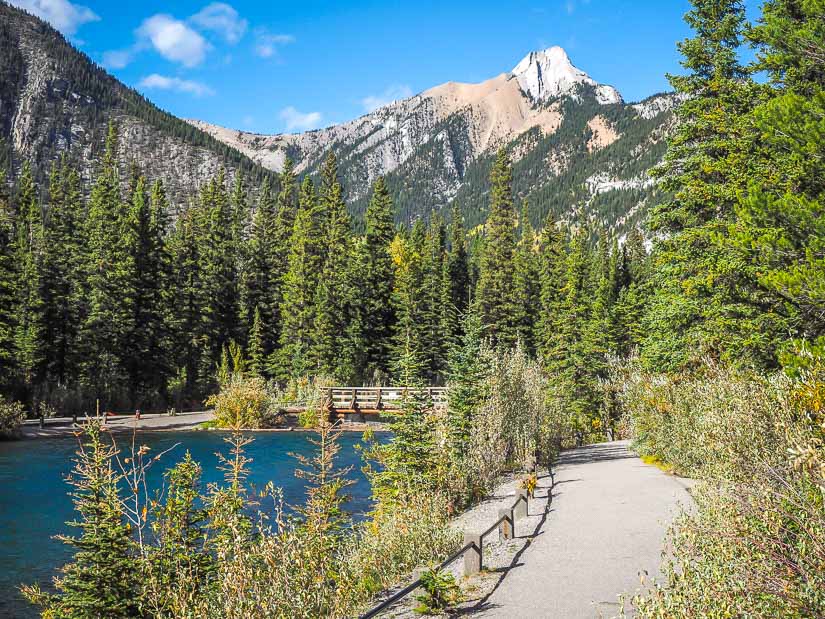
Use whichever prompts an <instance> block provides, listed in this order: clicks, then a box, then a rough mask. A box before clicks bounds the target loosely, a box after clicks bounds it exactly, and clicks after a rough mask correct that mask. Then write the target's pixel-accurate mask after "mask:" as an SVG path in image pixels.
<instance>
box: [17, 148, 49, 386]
mask: <svg viewBox="0 0 825 619" xmlns="http://www.w3.org/2000/svg"><path fill="white" fill-rule="evenodd" d="M16 228H17V229H16V233H15V234H16V250H15V261H16V262H17V264H18V279H17V286H16V288H17V308H16V311H17V320H16V321H15V331H14V349H15V351H16V353H17V366H18V369H19V370H20V374H21V376H20V378H21V381H22V385H23V386H24V388H25V389H26V391H27V396H31V394H32V390H33V388H34V387H35V386H36V385H37V384H38V383H39V382H40V381H41V380H42V379H43V378H44V375H43V374H44V366H45V360H46V350H45V346H44V339H43V331H44V327H45V325H44V319H45V316H44V313H45V304H44V300H43V255H44V248H45V238H44V230H43V217H42V211H41V208H40V201H39V199H38V196H37V187H36V185H35V184H34V180H33V178H32V173H31V168H30V167H29V165H28V164H26V165H25V166H24V167H23V173H22V175H21V178H20V188H19V192H18V197H17V222H16Z"/></svg>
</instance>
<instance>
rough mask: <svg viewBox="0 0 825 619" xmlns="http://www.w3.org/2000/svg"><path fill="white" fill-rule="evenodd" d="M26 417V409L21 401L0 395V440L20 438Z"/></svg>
mask: <svg viewBox="0 0 825 619" xmlns="http://www.w3.org/2000/svg"><path fill="white" fill-rule="evenodd" d="M25 418H26V409H25V408H24V407H23V405H22V404H21V403H20V402H15V401H13V400H7V399H5V398H4V397H3V396H0V440H3V439H14V438H18V437H19V436H20V429H21V428H22V427H23V420H24V419H25Z"/></svg>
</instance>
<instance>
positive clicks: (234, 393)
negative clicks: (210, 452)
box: [206, 373, 279, 429]
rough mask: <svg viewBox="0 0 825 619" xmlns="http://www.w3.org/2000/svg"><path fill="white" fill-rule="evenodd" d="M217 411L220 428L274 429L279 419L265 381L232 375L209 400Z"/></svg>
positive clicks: (216, 415)
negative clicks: (272, 427) (273, 426)
mask: <svg viewBox="0 0 825 619" xmlns="http://www.w3.org/2000/svg"><path fill="white" fill-rule="evenodd" d="M206 405H207V406H211V407H213V408H214V409H215V420H216V421H217V424H218V427H220V428H231V429H258V428H265V427H269V426H272V425H273V424H275V423H276V421H277V420H278V417H279V412H278V407H277V404H276V401H275V398H274V397H273V395H272V394H271V393H270V391H269V389H268V388H267V384H266V381H264V380H263V379H262V378H258V377H252V376H244V375H242V374H239V373H235V374H232V375H231V376H230V377H229V378H228V379H227V380H226V382H225V383H224V384H223V385H222V387H221V390H220V391H219V392H218V393H217V394H215V395H213V396H211V397H210V398H209V399H208V400H206Z"/></svg>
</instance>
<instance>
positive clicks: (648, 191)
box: [190, 47, 677, 228]
mask: <svg viewBox="0 0 825 619" xmlns="http://www.w3.org/2000/svg"><path fill="white" fill-rule="evenodd" d="M676 102H677V101H676V98H675V97H674V96H673V95H668V94H664V95H657V96H655V97H652V98H650V99H648V100H646V101H645V102H642V103H639V104H635V105H627V104H625V103H624V100H623V99H622V96H621V94H620V93H619V92H618V91H617V90H616V89H615V88H614V87H612V86H609V85H606V84H600V83H598V82H596V81H595V80H593V79H592V78H591V77H590V76H589V75H587V73H585V72H584V71H582V70H580V69H578V68H576V67H575V66H574V65H573V64H572V62H571V61H570V58H569V57H568V55H567V53H566V52H565V51H564V50H563V49H562V48H561V47H551V48H549V49H546V50H542V51H537V52H531V53H530V54H528V55H527V56H525V57H524V59H522V60H521V61H520V62H519V63H518V64H517V65H516V66H515V68H514V69H513V70H512V71H510V72H507V73H502V74H500V75H498V76H496V77H494V78H492V79H489V80H487V81H485V82H482V83H480V84H464V83H457V82H448V83H446V84H442V85H440V86H436V87H434V88H431V89H429V90H426V91H424V92H422V93H420V94H417V95H415V96H413V97H410V98H407V99H401V100H398V101H394V102H392V103H390V104H388V105H385V106H384V107H381V108H379V109H377V110H375V111H373V112H371V113H369V114H366V115H364V116H361V117H359V118H356V119H354V120H351V121H349V122H346V123H342V124H339V125H333V126H330V127H327V128H324V129H318V130H314V131H307V132H305V133H298V134H277V135H265V134H256V133H249V132H244V131H238V130H233V129H227V128H224V127H219V126H216V125H210V124H208V123H205V122H203V121H198V120H191V121H190V122H191V123H192V124H193V125H194V126H196V127H198V128H199V129H202V130H203V131H206V132H207V133H209V134H210V135H212V136H214V137H215V138H216V139H218V140H220V141H222V142H224V143H226V144H228V145H230V146H232V147H233V148H235V149H237V150H238V151H240V152H242V153H244V154H245V155H247V156H248V157H249V158H251V159H253V160H254V161H256V162H257V163H259V164H261V165H262V166H263V167H266V168H268V169H270V170H275V171H277V170H280V169H281V168H282V166H283V162H284V160H285V159H286V157H287V156H288V157H290V158H292V159H293V160H294V161H295V162H296V164H297V169H298V171H299V172H305V173H315V172H317V170H318V168H319V166H320V163H321V161H322V159H323V156H324V153H325V152H326V151H327V150H329V149H333V150H335V151H336V153H337V154H338V157H339V162H340V165H341V171H342V174H343V176H344V184H345V186H346V188H347V191H348V198H349V199H350V200H351V201H352V202H353V203H354V204H355V210H356V211H360V210H362V209H363V208H364V206H365V201H366V198H367V196H368V194H369V188H370V186H371V185H372V183H373V182H374V181H375V179H376V178H378V177H379V176H386V177H387V179H388V184H389V186H390V187H391V188H392V190H393V192H394V197H395V198H396V202H397V203H398V205H399V210H400V219H401V220H402V221H408V222H409V221H412V220H414V219H415V218H417V217H421V216H426V215H427V213H428V212H429V211H430V210H432V209H435V210H444V209H445V208H447V207H449V206H450V205H452V204H453V203H456V202H457V203H458V204H459V205H460V206H461V207H462V209H463V210H464V211H465V215H466V216H467V218H468V220H469V221H470V223H472V224H476V223H479V222H481V221H482V220H483V217H484V213H485V209H486V197H485V196H486V188H487V180H486V175H487V170H488V168H489V162H490V158H491V156H492V154H493V153H494V151H495V150H496V149H498V148H499V147H501V146H504V147H506V148H508V149H509V150H510V152H511V154H512V156H513V159H514V160H515V170H514V172H515V177H516V188H517V191H518V194H519V196H520V197H522V198H525V199H527V200H528V201H530V203H531V204H532V205H533V207H534V208H533V210H532V212H531V215H532V216H533V219H534V220H535V221H539V220H540V219H542V218H543V217H544V216H545V215H546V214H547V212H550V211H553V212H554V213H556V214H557V215H558V216H559V217H560V218H562V219H565V218H567V219H571V220H575V219H581V218H582V217H588V218H591V219H593V218H595V219H600V220H601V222H602V223H603V224H604V225H606V226H607V227H609V228H625V227H627V226H628V225H630V224H632V223H635V222H636V221H638V220H639V219H640V218H641V216H642V215H643V213H644V210H645V208H644V207H645V206H646V203H647V202H648V201H649V200H650V199H651V198H652V197H653V196H654V195H655V188H654V187H653V185H652V183H650V182H649V180H648V178H647V175H646V172H647V170H648V169H649V168H650V167H651V166H652V165H654V164H655V163H657V162H658V161H659V160H660V159H661V156H662V155H663V153H664V146H665V142H664V137H665V135H666V132H667V128H668V127H669V126H670V124H671V121H672V114H671V110H672V108H673V107H674V105H675V104H676ZM582 172H587V174H586V175H585V176H584V177H583V178H580V177H581V173H582ZM559 194H561V195H559ZM591 215H592V217H591Z"/></svg>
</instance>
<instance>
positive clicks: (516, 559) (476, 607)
mask: <svg viewBox="0 0 825 619" xmlns="http://www.w3.org/2000/svg"><path fill="white" fill-rule="evenodd" d="M548 476H549V477H550V479H551V484H550V486H548V488H547V491H546V494H545V496H543V497H542V496H536V497H535V498H536V499H541V498H545V499H547V502H546V503H545V505H544V512H543V513H542V515H541V519H540V520H539V521H538V523H537V524H536V526H535V527H533V530H532V532H530V533H528V534H527V535H517V536H516V537H517V538H519V539H526V540H527V541H526V542H525V544H524V546H522V547H521V549H520V550H519V551H518V552H517V553H516V554H515V555H514V556H513V559H512V560H511V561H510V565H508V566H506V567H500V568H496V569H495V570H491V573H494V574H499V577H498V580H496V584H495V585H494V586H493V588H492V589H491V590H490V591H488V592H487V594H486V595H485V596H484V597H483V598H481V599H480V600H478V601H477V602H476V603H475V604H473V605H472V606H469V607H467V608H462V609H460V610H458V611H456V612H454V613H452V616H459V615H474V614H475V613H478V612H481V611H484V610H488V609H490V608H497V605H491V604H488V603H487V602H488V601H489V599H490V598H491V597H492V595H493V594H494V593H495V592H496V590H497V589H498V588H499V587H500V586H501V583H502V582H504V579H505V578H506V577H507V575H508V574H509V573H510V572H511V570H513V568H516V567H519V566H522V565H524V564H523V563H520V560H521V556H522V555H523V554H524V552H525V551H526V550H527V549H528V548H529V547H530V546H531V545H532V543H533V540H535V539H536V538H537V537H538V536H539V535H541V534H542V533H543V531H542V528H543V527H544V523H545V521H546V520H547V516H548V515H549V514H551V513H552V512H553V510H552V509H551V508H550V507H551V505H552V504H553V497H554V496H556V494H554V492H553V489H554V488H555V487H556V478H555V475H554V473H553V471H552V469H551V470H550V473H549V474H548V475H543V476H541V477H539V479H544V478H546V477H548ZM570 481H574V480H570ZM559 483H560V484H561V483H566V482H559ZM528 509H529V505H528ZM533 515H535V514H533Z"/></svg>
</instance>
